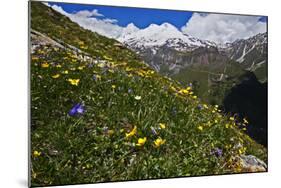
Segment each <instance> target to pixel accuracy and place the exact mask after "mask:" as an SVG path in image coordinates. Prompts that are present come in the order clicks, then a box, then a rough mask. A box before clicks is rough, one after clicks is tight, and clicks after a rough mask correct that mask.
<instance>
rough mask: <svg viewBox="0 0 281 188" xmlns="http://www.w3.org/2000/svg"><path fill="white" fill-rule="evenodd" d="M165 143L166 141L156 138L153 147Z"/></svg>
mask: <svg viewBox="0 0 281 188" xmlns="http://www.w3.org/2000/svg"><path fill="white" fill-rule="evenodd" d="M165 142H166V140H163V139H162V138H157V139H156V140H154V146H155V147H159V146H161V145H162V144H164V143H165Z"/></svg>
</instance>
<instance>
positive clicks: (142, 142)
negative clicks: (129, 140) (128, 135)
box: [136, 137, 146, 146]
mask: <svg viewBox="0 0 281 188" xmlns="http://www.w3.org/2000/svg"><path fill="white" fill-rule="evenodd" d="M145 142H146V137H144V138H139V139H138V143H137V144H136V145H137V146H143V145H144V144H145Z"/></svg>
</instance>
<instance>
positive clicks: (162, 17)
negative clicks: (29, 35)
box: [49, 3, 192, 29]
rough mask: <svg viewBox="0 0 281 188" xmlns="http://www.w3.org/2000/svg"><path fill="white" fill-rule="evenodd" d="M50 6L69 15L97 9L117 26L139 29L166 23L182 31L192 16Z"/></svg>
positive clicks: (95, 7)
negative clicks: (131, 26)
mask: <svg viewBox="0 0 281 188" xmlns="http://www.w3.org/2000/svg"><path fill="white" fill-rule="evenodd" d="M49 4H50V5H54V4H56V5H58V6H61V7H62V8H63V9H64V11H66V12H68V13H74V12H78V11H81V10H89V11H91V10H94V9H97V10H98V12H99V13H101V14H103V15H104V17H106V18H110V19H116V20H118V22H117V24H118V25H119V26H122V27H125V26H127V25H128V24H129V23H134V24H135V25H136V26H137V27H139V28H145V27H147V26H149V25H150V24H151V23H155V24H162V23H164V22H168V23H171V24H172V25H174V26H176V27H177V28H178V29H180V28H181V27H182V26H184V25H185V24H186V23H187V21H188V20H189V19H190V18H191V16H192V12H186V11H173V10H159V9H143V8H126V7H110V6H98V5H80V4H67V3H49Z"/></svg>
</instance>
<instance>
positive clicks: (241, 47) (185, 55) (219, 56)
mask: <svg viewBox="0 0 281 188" xmlns="http://www.w3.org/2000/svg"><path fill="white" fill-rule="evenodd" d="M117 40H118V41H120V42H121V43H123V44H125V45H127V46H128V47H129V48H131V49H133V50H134V51H136V52H137V53H138V54H139V55H140V56H142V58H144V60H145V61H146V63H148V64H149V65H150V66H152V67H153V68H154V69H155V70H157V71H158V72H162V73H165V74H168V75H176V74H177V73H178V72H179V71H180V70H182V69H184V68H186V67H188V66H190V65H192V64H194V63H199V64H202V63H203V64H208V63H210V62H212V61H213V62H216V63H221V62H223V63H226V62H229V61H236V62H238V63H239V64H241V66H242V67H243V68H244V69H245V70H250V71H253V72H257V76H258V77H259V79H260V80H261V81H262V82H264V81H266V77H267V75H266V73H267V70H265V69H266V66H267V33H262V34H258V35H255V36H253V37H250V38H248V39H239V40H236V41H234V42H232V43H225V44H216V43H215V42H211V41H208V40H202V39H198V38H195V37H192V36H189V35H187V34H183V33H182V32H181V31H179V30H178V29H177V28H176V27H175V26H173V25H171V24H169V23H163V24H161V25H156V24H151V25H150V26H149V27H147V28H145V29H139V28H137V27H136V26H134V25H133V24H129V25H128V26H127V27H126V28H125V29H124V30H123V32H122V34H121V35H120V36H119V37H118V38H117Z"/></svg>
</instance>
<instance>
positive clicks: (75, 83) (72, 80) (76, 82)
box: [68, 78, 80, 86]
mask: <svg viewBox="0 0 281 188" xmlns="http://www.w3.org/2000/svg"><path fill="white" fill-rule="evenodd" d="M68 81H69V83H70V84H71V85H75V86H78V84H79V81H80V79H71V78H69V79H68Z"/></svg>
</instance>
